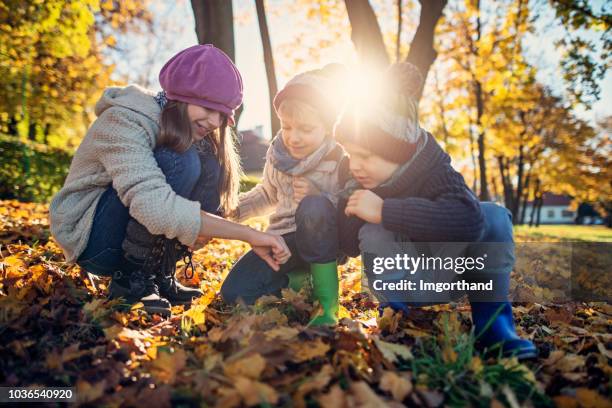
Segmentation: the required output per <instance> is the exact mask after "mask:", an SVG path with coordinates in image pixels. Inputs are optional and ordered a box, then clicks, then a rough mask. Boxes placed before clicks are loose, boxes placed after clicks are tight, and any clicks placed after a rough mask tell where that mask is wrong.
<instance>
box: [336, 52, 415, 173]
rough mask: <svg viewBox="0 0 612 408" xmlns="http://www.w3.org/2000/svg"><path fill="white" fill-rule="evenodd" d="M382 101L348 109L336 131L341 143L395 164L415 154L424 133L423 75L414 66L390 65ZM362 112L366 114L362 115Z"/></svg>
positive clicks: (359, 103) (373, 101)
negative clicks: (421, 114) (421, 121)
mask: <svg viewBox="0 0 612 408" xmlns="http://www.w3.org/2000/svg"><path fill="white" fill-rule="evenodd" d="M383 83H384V85H383V89H382V92H380V98H379V99H377V100H371V101H367V105H368V106H361V105H363V104H364V102H363V101H360V102H357V104H354V105H352V106H349V107H348V108H347V110H346V111H345V112H344V113H343V114H342V117H341V118H340V121H339V122H338V124H337V125H336V128H335V129H334V135H335V137H336V140H337V141H338V142H340V143H343V142H344V143H353V144H356V145H358V146H360V147H363V148H365V149H366V150H368V151H370V152H372V153H374V154H376V155H378V156H381V157H383V158H385V159H387V160H389V161H392V162H395V163H404V162H406V161H407V160H409V159H410V158H411V157H412V156H413V155H414V153H415V152H416V149H417V145H418V142H419V138H420V137H421V135H422V134H423V132H422V131H421V128H420V126H419V103H418V95H419V93H420V91H421V87H422V86H423V76H422V75H421V73H420V72H419V70H418V68H417V67H416V66H414V65H413V64H411V63H408V62H402V63H396V64H393V65H391V66H390V67H389V68H388V69H387V71H386V72H385V74H384V82H383ZM359 112H364V113H366V114H365V115H360V114H359Z"/></svg>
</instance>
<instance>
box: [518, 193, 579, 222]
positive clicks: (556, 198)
mask: <svg viewBox="0 0 612 408" xmlns="http://www.w3.org/2000/svg"><path fill="white" fill-rule="evenodd" d="M542 199H543V202H542V210H541V211H540V224H573V223H574V218H575V217H576V212H575V211H572V210H570V208H569V206H570V204H571V202H572V198H571V197H570V196H567V195H559V194H553V193H544V196H543V197H542ZM532 207H533V201H529V202H528V203H527V212H526V213H525V222H527V223H528V222H529V219H530V218H531V209H532ZM534 221H535V220H534Z"/></svg>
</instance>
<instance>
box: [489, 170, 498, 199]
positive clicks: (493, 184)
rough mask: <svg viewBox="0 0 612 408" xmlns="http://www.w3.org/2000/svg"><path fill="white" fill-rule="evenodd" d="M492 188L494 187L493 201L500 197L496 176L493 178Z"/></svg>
mask: <svg viewBox="0 0 612 408" xmlns="http://www.w3.org/2000/svg"><path fill="white" fill-rule="evenodd" d="M491 187H493V196H492V197H491V199H492V200H495V199H497V198H498V197H499V191H498V189H497V180H496V179H495V176H494V175H492V176H491Z"/></svg>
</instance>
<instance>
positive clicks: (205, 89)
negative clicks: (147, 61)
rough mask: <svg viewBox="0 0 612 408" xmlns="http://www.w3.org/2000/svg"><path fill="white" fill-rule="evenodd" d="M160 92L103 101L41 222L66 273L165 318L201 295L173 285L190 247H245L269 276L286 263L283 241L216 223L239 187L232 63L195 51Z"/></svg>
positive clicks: (129, 92) (131, 89)
mask: <svg viewBox="0 0 612 408" xmlns="http://www.w3.org/2000/svg"><path fill="white" fill-rule="evenodd" d="M160 84H161V86H162V88H163V91H162V92H160V93H158V94H157V95H155V94H153V93H151V92H149V91H146V90H144V89H142V88H140V87H138V86H128V87H125V88H109V89H107V90H105V92H104V94H103V95H102V98H101V99H100V100H99V101H98V103H97V104H96V109H95V112H96V115H97V116H98V118H97V119H96V121H95V122H94V123H93V124H92V126H91V127H90V129H89V130H88V132H87V135H86V136H85V138H84V139H83V142H82V143H81V145H80V146H79V148H78V149H77V151H76V154H75V156H74V159H73V161H72V164H71V166H70V171H69V174H68V177H67V178H66V181H65V184H64V186H63V188H62V189H61V190H60V191H59V192H58V193H57V195H56V196H55V197H54V198H53V200H52V202H51V206H50V210H49V212H50V220H51V232H52V234H53V236H54V237H55V239H56V240H57V242H58V243H59V245H60V246H61V247H62V249H63V250H64V253H65V255H66V260H67V261H68V262H76V263H77V264H79V265H80V266H81V267H82V268H84V269H85V270H87V271H88V272H91V273H93V274H97V275H101V276H111V277H112V280H111V285H110V288H109V292H110V297H111V298H114V297H125V298H126V300H127V301H128V302H130V303H133V302H142V303H143V304H144V308H145V310H147V311H148V312H151V313H161V314H169V313H170V306H171V304H181V303H189V302H190V301H191V299H192V297H193V296H198V295H200V293H201V292H200V291H199V290H196V289H191V288H187V287H184V286H182V285H180V284H179V283H178V282H177V281H176V280H175V278H174V272H175V262H176V260H177V259H178V258H179V257H180V256H185V255H190V251H189V248H188V247H191V248H194V249H195V248H199V247H201V246H202V245H204V244H205V243H206V242H207V240H208V239H209V238H210V237H218V238H226V239H239V240H243V241H246V242H249V243H250V244H251V245H252V246H253V251H255V252H256V253H258V254H259V255H260V256H261V257H262V259H264V260H265V261H266V262H268V264H269V265H270V267H271V268H274V269H278V268H279V264H280V263H282V262H284V261H285V260H286V259H287V258H288V257H289V255H290V254H289V252H288V249H287V247H286V245H285V244H284V242H283V239H282V238H281V237H278V236H274V235H271V234H265V233H261V232H258V231H255V230H253V229H250V228H248V227H246V226H242V225H238V224H235V223H233V222H230V221H226V220H224V219H222V218H220V217H219V216H217V215H214V214H222V213H224V212H227V211H229V210H231V208H232V207H233V206H235V202H236V197H237V193H236V192H237V189H238V183H239V176H240V168H239V165H238V163H239V161H238V157H237V155H236V151H235V149H234V145H233V140H232V136H231V133H230V132H229V131H228V125H234V111H235V109H236V108H237V107H238V106H240V104H241V101H242V80H241V77H240V73H239V72H238V70H237V68H236V67H235V66H234V64H233V63H232V61H231V60H230V59H229V58H228V57H227V55H225V54H224V53H223V52H222V51H220V50H218V49H217V48H215V47H214V46H212V45H196V46H193V47H190V48H187V49H185V50H183V51H181V52H179V53H178V54H177V55H175V56H174V57H173V58H171V59H170V60H169V61H168V62H167V63H166V64H165V65H164V67H163V68H162V70H161V72H160Z"/></svg>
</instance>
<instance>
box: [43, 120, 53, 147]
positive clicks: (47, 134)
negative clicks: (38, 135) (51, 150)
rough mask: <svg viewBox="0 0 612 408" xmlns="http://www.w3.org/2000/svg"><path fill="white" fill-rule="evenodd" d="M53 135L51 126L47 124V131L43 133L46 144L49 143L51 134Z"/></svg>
mask: <svg viewBox="0 0 612 408" xmlns="http://www.w3.org/2000/svg"><path fill="white" fill-rule="evenodd" d="M50 133H51V124H50V123H45V130H44V131H43V137H44V143H45V144H48V143H49V134H50Z"/></svg>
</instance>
